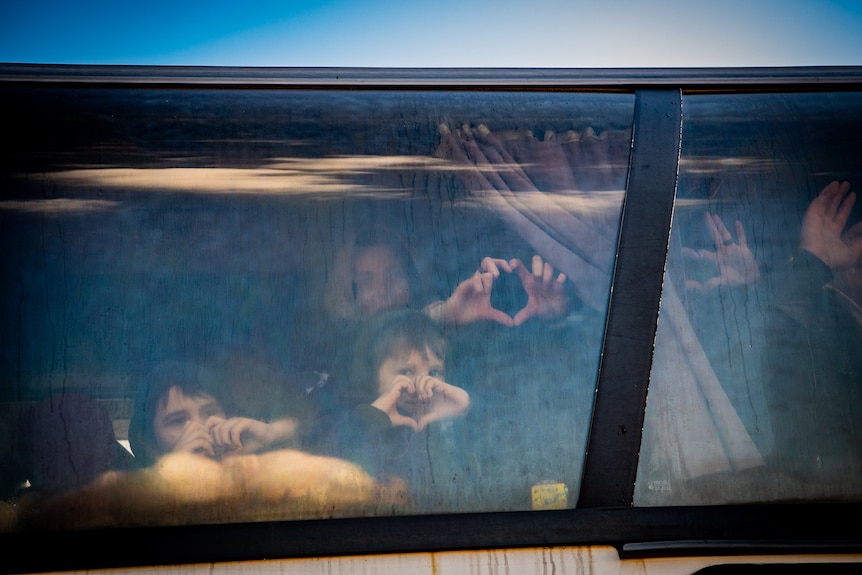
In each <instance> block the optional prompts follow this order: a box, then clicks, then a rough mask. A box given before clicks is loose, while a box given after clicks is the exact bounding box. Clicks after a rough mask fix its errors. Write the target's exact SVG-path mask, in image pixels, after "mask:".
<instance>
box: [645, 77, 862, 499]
mask: <svg viewBox="0 0 862 575" xmlns="http://www.w3.org/2000/svg"><path fill="white" fill-rule="evenodd" d="M860 128H862V94H859V93H850V92H848V93H797V94H783V93H761V94H749V95H728V94H725V95H690V96H687V97H685V98H684V100H683V129H682V154H681V163H680V170H679V180H678V189H677V193H676V202H675V207H674V215H673V223H672V231H671V240H670V249H669V253H668V260H667V268H666V277H665V281H664V290H663V296H662V302H661V309H660V314H659V327H658V334H657V339H656V347H655V357H654V364H653V369H652V373H651V378H650V387H649V395H648V399H647V412H646V421H645V424H644V436H643V442H642V445H643V448H642V451H641V458H640V465H639V469H638V478H637V485H636V493H635V504H636V505H686V504H722V503H737V502H778V501H802V500H807V501H811V500H817V499H821V500H858V499H859V497H860V495H862V470H860V463H861V462H862V425H860V423H859V422H860V419H859V416H860V414H862V386H860V382H862V363H860V360H862V353H860V352H862V327H860V326H862V313H860V310H862V308H860V304H862V281H860V277H862V275H860V274H862V267H860V266H862V259H860V256H862V224H860V223H859V222H860V213H862V212H860V205H859V201H858V199H857V198H856V195H857V194H858V193H859V191H860V189H862V137H860ZM844 182H846V184H845V183H844ZM854 201H855V205H852V204H853V202H854Z"/></svg>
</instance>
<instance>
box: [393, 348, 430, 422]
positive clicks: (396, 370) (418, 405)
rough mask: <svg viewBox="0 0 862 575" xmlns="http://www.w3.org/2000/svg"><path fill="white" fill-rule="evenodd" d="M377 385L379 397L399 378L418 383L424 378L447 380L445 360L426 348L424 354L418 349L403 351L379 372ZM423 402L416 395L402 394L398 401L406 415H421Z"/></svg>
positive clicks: (394, 355) (400, 409)
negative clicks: (402, 377)
mask: <svg viewBox="0 0 862 575" xmlns="http://www.w3.org/2000/svg"><path fill="white" fill-rule="evenodd" d="M377 373H378V376H377V384H378V392H379V395H383V394H385V393H386V392H388V391H389V390H390V389H392V387H394V385H395V379H396V378H397V377H398V376H404V377H407V378H408V379H410V380H411V381H413V382H414V383H416V382H417V381H418V380H419V379H420V378H421V377H423V376H430V377H433V378H436V379H439V380H441V381H443V380H444V379H445V376H446V374H445V372H444V364H443V358H441V357H440V356H438V355H437V354H435V353H434V352H433V351H432V350H431V348H429V347H426V348H425V351H424V353H423V352H420V351H419V350H417V349H410V350H403V351H400V352H398V353H395V354H393V355H391V356H390V357H389V358H387V359H386V361H384V362H383V363H382V364H381V366H380V369H379V370H378V372H377ZM424 407H425V406H424V405H423V402H421V401H419V400H418V399H417V398H416V395H415V394H412V393H406V392H405V393H402V394H401V397H400V398H399V399H398V410H399V411H400V412H401V413H403V414H404V415H410V416H414V415H421V414H422V413H423V411H424Z"/></svg>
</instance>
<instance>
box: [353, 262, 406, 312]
mask: <svg viewBox="0 0 862 575" xmlns="http://www.w3.org/2000/svg"><path fill="white" fill-rule="evenodd" d="M354 281H355V283H356V303H357V304H358V305H359V311H360V312H361V313H362V314H363V315H371V314H374V313H377V312H380V311H385V310H389V309H395V308H398V307H404V306H406V305H407V304H408V303H409V302H410V284H409V282H408V281H407V270H405V269H404V266H403V265H402V264H401V262H400V261H399V260H398V258H397V257H396V256H395V254H394V253H393V252H392V249H391V248H389V247H388V246H370V247H366V248H363V249H361V250H360V251H359V252H358V253H357V254H356V259H355V260H354Z"/></svg>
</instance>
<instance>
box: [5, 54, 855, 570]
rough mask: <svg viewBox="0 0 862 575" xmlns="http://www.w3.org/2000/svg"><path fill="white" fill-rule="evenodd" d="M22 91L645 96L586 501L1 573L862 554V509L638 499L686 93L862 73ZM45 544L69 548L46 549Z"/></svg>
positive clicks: (195, 77) (15, 79) (234, 538)
mask: <svg viewBox="0 0 862 575" xmlns="http://www.w3.org/2000/svg"><path fill="white" fill-rule="evenodd" d="M25 84H26V85H31V86H70V87H81V86H89V87H92V88H94V89H98V88H100V87H116V86H123V87H135V86H138V87H141V88H151V87H184V88H195V89H201V90H206V89H208V88H223V87H231V88H254V89H261V88H264V89H273V90H290V89H324V90H384V89H385V90H465V91H494V90H501V91H502V90H535V91H590V92H620V91H622V92H627V93H633V94H634V95H635V117H634V125H633V147H632V150H631V160H630V172H629V182H628V187H627V193H626V197H625V201H624V207H623V215H622V226H621V230H620V235H619V244H618V251H617V258H616V264H615V268H614V279H613V293H612V297H611V300H610V305H609V311H608V316H607V326H606V333H605V336H604V338H605V339H604V343H603V348H602V349H603V353H602V361H601V369H600V372H599V378H598V386H597V391H596V404H595V408H594V415H593V421H592V424H591V428H590V437H589V443H588V451H587V456H586V462H585V468H584V475H583V481H582V486H581V492H580V496H579V499H578V507H577V508H576V509H572V510H565V511H541V512H505V513H497V512H492V513H469V514H455V515H428V516H407V517H376V518H353V519H331V520H303V521H283V522H263V523H248V524H227V525H196V526H183V527H157V528H130V529H116V530H93V531H72V532H67V531H63V532H42V531H39V532H14V533H4V534H0V547H2V548H3V549H4V552H3V559H2V564H3V568H2V570H3V571H4V572H9V573H32V572H42V571H66V570H78V569H96V568H121V567H143V566H159V565H177V564H193V563H218V562H227V561H247V560H261V559H276V558H297V557H321V556H330V557H331V556H343V555H353V554H379V553H406V552H428V551H449V550H474V549H503V548H516V547H517V548H525V547H549V546H578V545H612V546H614V547H615V548H616V549H617V550H618V552H619V554H620V556H621V557H623V558H631V557H640V558H644V557H659V556H661V557H670V556H687V555H738V554H747V555H750V554H803V553H848V552H860V551H862V527H860V523H859V521H858V519H857V518H858V516H859V514H860V511H862V504H846V503H836V504H828V503H817V504H807V503H799V504H763V505H734V506H696V507H665V508H646V507H633V505H632V500H633V494H634V483H635V475H636V472H637V465H638V454H639V450H640V439H641V431H642V427H643V422H644V412H645V404H646V393H647V387H648V382H649V373H650V366H651V360H652V349H653V342H654V339H655V331H656V323H657V317H658V309H659V302H660V298H661V288H662V280H663V272H664V265H665V256H666V253H667V247H668V238H669V233H670V219H671V212H672V208H673V202H674V194H675V188H676V178H677V173H678V169H679V151H680V137H681V133H680V130H681V122H682V99H683V96H684V95H685V94H693V93H740V92H752V91H790V92H804V91H845V90H853V91H860V90H862V67H816V68H726V69H427V70H421V69H371V68H354V69H337V68H298V69H296V68H285V69H279V68H218V67H215V68H188V67H137V66H74V65H26V64H0V90H3V89H5V88H6V87H12V86H21V85H25ZM7 145H9V144H7ZM632 214H637V217H633V216H632ZM34 542H38V543H37V545H38V546H39V548H41V549H43V550H45V549H47V550H56V551H50V552H41V553H40V552H36V553H34V552H33V551H32V550H31V549H32V544H33V543H34Z"/></svg>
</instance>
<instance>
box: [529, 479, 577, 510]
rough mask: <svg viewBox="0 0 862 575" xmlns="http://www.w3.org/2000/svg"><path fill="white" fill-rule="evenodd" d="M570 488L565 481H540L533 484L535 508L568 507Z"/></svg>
mask: <svg viewBox="0 0 862 575" xmlns="http://www.w3.org/2000/svg"><path fill="white" fill-rule="evenodd" d="M568 505H569V489H568V487H566V484H565V483H539V484H538V485H533V510H534V511H543V510H546V509H567V508H568Z"/></svg>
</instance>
